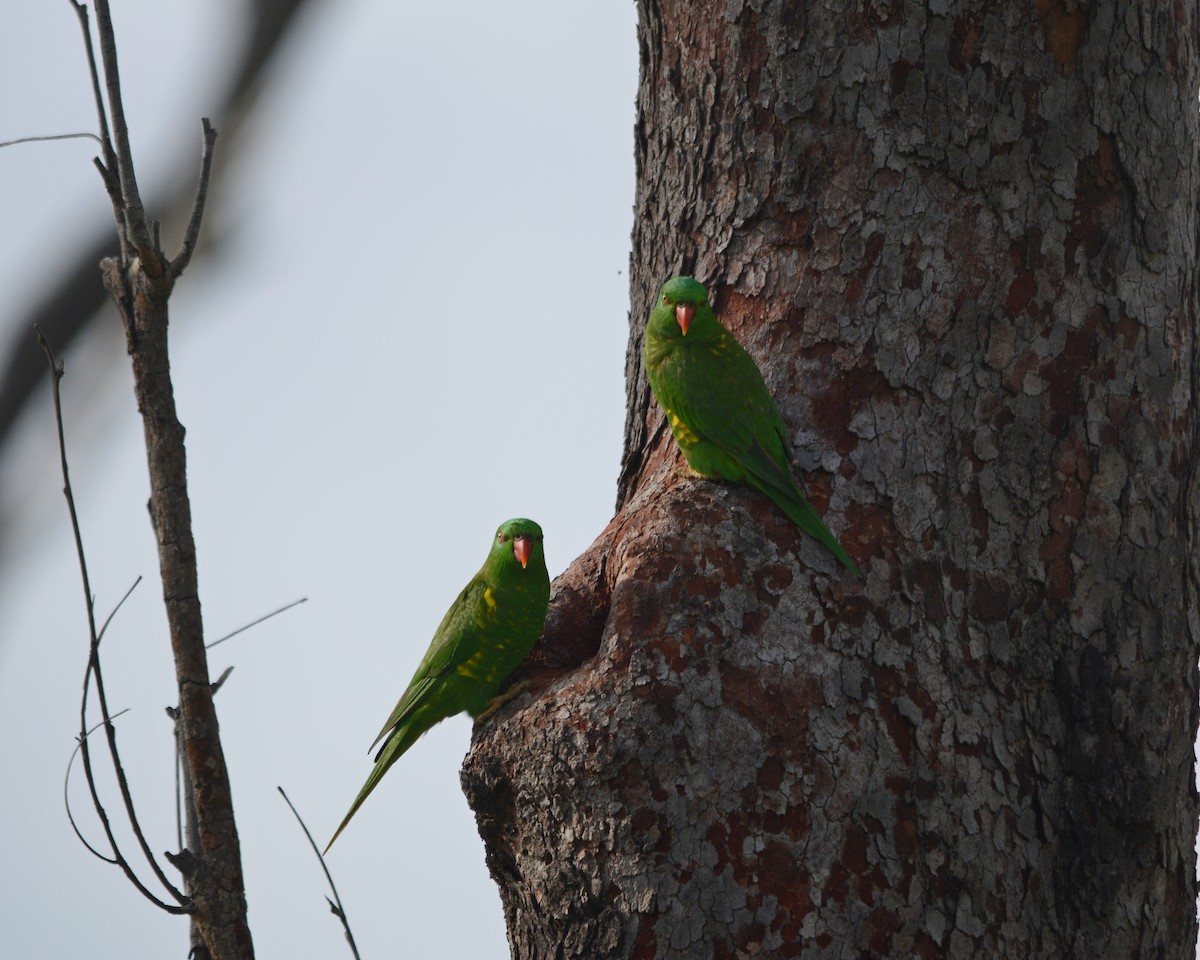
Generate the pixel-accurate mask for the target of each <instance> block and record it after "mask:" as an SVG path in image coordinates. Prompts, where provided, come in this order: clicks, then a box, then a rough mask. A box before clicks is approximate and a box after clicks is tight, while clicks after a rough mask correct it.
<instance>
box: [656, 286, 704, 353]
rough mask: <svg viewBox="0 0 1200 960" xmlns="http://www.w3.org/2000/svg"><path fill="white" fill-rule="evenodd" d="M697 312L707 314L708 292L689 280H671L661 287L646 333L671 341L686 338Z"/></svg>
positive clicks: (702, 314)
mask: <svg viewBox="0 0 1200 960" xmlns="http://www.w3.org/2000/svg"><path fill="white" fill-rule="evenodd" d="M697 313H699V314H700V315H701V316H708V315H711V313H712V311H711V310H709V308H708V291H707V290H705V289H704V284H702V283H700V282H698V281H696V280H693V279H692V278H691V277H674V278H673V279H671V280H668V281H667V282H666V283H664V284H663V288H662V293H660V294H659V295H658V303H657V304H655V306H654V309H653V310H651V311H650V323H649V325H648V326H647V328H646V329H647V331H648V332H649V334H650V336H651V337H655V338H662V339H669V340H673V339H675V338H676V337H686V336H687V335H688V331H689V330H691V328H692V323H693V321H695V319H696V315H697Z"/></svg>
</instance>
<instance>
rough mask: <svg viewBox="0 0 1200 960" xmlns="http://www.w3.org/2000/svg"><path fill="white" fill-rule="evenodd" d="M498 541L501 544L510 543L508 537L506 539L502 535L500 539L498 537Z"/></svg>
mask: <svg viewBox="0 0 1200 960" xmlns="http://www.w3.org/2000/svg"><path fill="white" fill-rule="evenodd" d="M496 539H497V540H499V541H500V542H501V543H508V537H506V536H505V535H504V534H500V535H499V536H498V537H496Z"/></svg>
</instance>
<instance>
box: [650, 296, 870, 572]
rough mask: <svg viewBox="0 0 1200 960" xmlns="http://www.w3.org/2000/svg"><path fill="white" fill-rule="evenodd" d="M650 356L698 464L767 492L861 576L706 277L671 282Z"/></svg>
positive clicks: (659, 396) (690, 457) (681, 440)
mask: <svg viewBox="0 0 1200 960" xmlns="http://www.w3.org/2000/svg"><path fill="white" fill-rule="evenodd" d="M643 359H644V361H645V364H646V375H647V376H648V377H649V379H650V389H651V390H653V391H654V398H655V399H656V400H657V401H658V403H659V406H661V407H662V408H663V411H664V412H665V413H666V415H667V422H668V423H669V424H670V426H671V432H672V433H673V434H674V435H675V440H676V442H678V444H679V447H680V449H681V450H682V451H683V455H684V457H685V458H686V459H687V462H688V466H690V467H691V468H692V470H694V471H695V472H696V473H698V474H700V475H701V476H704V477H709V478H710V479H714V480H728V481H731V482H733V483H745V484H749V485H750V486H752V487H754V488H755V489H756V490H759V491H761V492H762V493H765V494H766V495H767V496H768V497H770V498H771V499H772V500H774V501H775V503H777V504H778V505H779V507H780V509H782V510H783V512H784V513H786V514H787V515H788V516H789V517H790V518H791V519H792V520H793V521H794V522H795V523H796V524H797V525H798V526H799V527H800V529H801V530H803V531H804V532H805V533H807V534H809V535H810V536H813V537H815V538H816V539H817V540H819V541H821V543H823V544H825V546H827V547H828V548H829V549H830V551H832V553H833V555H834V556H835V557H837V558H838V560H840V561H841V563H842V564H843V566H845V567H846V569H848V570H850V571H851V572H852V573H853V574H854V575H855V576H861V574H860V573H859V572H858V567H856V566H855V565H854V561H853V560H851V559H850V557H849V555H848V554H847V553H846V551H845V550H843V549H842V545H841V544H840V543H838V542H837V538H836V537H835V536H834V535H833V534H832V533H830V532H829V528H828V527H826V526H825V524H824V522H822V520H821V518H820V517H819V516H818V515H817V512H816V511H815V510H814V509H813V508H812V505H811V504H810V503H809V502H808V498H807V497H805V495H804V491H803V490H802V489H801V487H800V484H799V483H798V482H797V481H796V478H795V476H794V475H793V474H792V471H791V463H790V458H789V456H788V444H787V434H786V433H785V432H784V428H783V421H782V420H780V419H779V411H778V410H776V409H775V402H774V401H773V400H772V399H771V394H770V393H769V392H768V391H767V385H766V384H765V383H764V382H763V378H762V374H761V373H759V371H758V365H757V364H756V363H755V362H754V358H753V357H751V356H750V354H748V353H747V352H746V351H745V350H744V349H743V348H742V345H741V344H740V343H738V342H737V340H735V339H734V337H733V334H731V333H730V332H729V331H728V330H726V329H725V327H724V326H722V325H721V321H719V320H718V319H717V317H716V314H715V313H713V311H712V307H710V306H709V304H708V291H707V290H705V289H704V285H703V284H701V283H698V282H697V281H695V280H693V279H692V278H691V277H675V278H674V279H673V280H668V281H667V283H666V284H665V285H664V286H663V288H662V293H661V295H660V296H659V302H658V303H657V304H656V305H655V307H654V309H653V310H652V311H651V312H650V321H649V323H648V324H647V325H646V344H645V349H644V353H643Z"/></svg>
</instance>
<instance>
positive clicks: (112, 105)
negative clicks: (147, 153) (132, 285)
mask: <svg viewBox="0 0 1200 960" xmlns="http://www.w3.org/2000/svg"><path fill="white" fill-rule="evenodd" d="M96 30H97V33H98V34H99V37H100V62H101V63H102V64H103V65H104V86H105V92H106V93H107V94H108V115H109V117H110V118H111V120H112V144H113V150H114V152H115V154H116V162H117V181H118V182H119V183H120V185H121V201H122V205H123V206H124V209H125V228H126V230H128V232H129V235H128V238H129V242H130V243H131V244H132V246H133V248H134V251H135V252H136V253H137V255H138V256H139V257H141V258H142V260H143V261H144V263H145V264H146V265H149V264H150V263H151V262H153V261H154V260H156V258H157V257H156V255H157V252H158V251H157V250H155V249H154V248H153V247H152V246H151V244H150V230H149V227H148V226H147V224H146V212H145V209H144V208H143V206H142V196H141V194H140V193H139V192H138V185H137V177H136V176H135V175H134V172H133V151H132V150H131V149H130V147H129V126H128V124H127V123H126V122H125V104H124V102H123V101H122V99H121V72H120V69H119V68H118V66H117V44H116V41H115V39H114V38H115V37H116V32H115V31H114V30H113V25H112V13H111V11H110V10H109V6H108V0H96ZM108 167H109V169H111V168H112V164H111V163H109V164H108Z"/></svg>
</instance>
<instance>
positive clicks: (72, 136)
mask: <svg viewBox="0 0 1200 960" xmlns="http://www.w3.org/2000/svg"><path fill="white" fill-rule="evenodd" d="M49 140H95V141H96V142H97V143H98V144H100V145H101V146H103V145H104V141H103V140H101V139H100V138H99V137H98V136H96V135H95V134H94V133H50V134H43V135H42V136H38V137H18V138H17V139H16V140H0V150H2V149H3V148H4V147H15V146H18V145H20V144H22V143H44V142H46V141H49Z"/></svg>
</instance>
